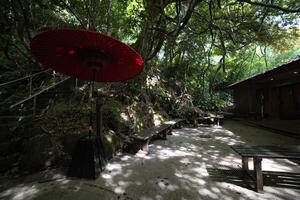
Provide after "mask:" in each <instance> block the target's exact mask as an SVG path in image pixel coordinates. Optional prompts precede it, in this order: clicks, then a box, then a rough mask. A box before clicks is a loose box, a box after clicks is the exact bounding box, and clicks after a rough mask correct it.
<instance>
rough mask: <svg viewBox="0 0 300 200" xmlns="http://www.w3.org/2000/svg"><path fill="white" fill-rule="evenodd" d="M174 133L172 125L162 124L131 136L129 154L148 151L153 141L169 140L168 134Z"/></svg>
mask: <svg viewBox="0 0 300 200" xmlns="http://www.w3.org/2000/svg"><path fill="white" fill-rule="evenodd" d="M171 131H172V125H171V124H162V125H159V126H154V127H152V128H149V129H146V130H143V131H142V132H139V133H137V134H134V135H131V136H129V141H128V142H127V144H128V145H130V146H131V147H130V148H128V152H129V153H136V152H137V151H138V150H143V151H148V146H149V143H150V141H151V140H154V139H164V140H166V139H167V134H170V132H171Z"/></svg>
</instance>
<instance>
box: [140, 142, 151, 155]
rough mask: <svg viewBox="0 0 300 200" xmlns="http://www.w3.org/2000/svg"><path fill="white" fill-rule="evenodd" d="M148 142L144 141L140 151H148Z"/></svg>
mask: <svg viewBox="0 0 300 200" xmlns="http://www.w3.org/2000/svg"><path fill="white" fill-rule="evenodd" d="M149 141H150V140H147V141H146V144H144V145H143V146H142V149H141V150H143V151H146V152H148V151H149Z"/></svg>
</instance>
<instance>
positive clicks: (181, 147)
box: [0, 120, 300, 200]
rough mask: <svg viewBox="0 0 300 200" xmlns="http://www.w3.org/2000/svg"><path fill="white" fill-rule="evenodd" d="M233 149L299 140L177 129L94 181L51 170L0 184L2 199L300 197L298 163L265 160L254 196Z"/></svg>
mask: <svg viewBox="0 0 300 200" xmlns="http://www.w3.org/2000/svg"><path fill="white" fill-rule="evenodd" d="M233 144H248V145H260V144H261V145H266V144H268V145H299V139H293V138H289V137H286V136H283V135H279V134H276V133H273V132H271V131H268V130H266V129H260V128H255V127H251V126H247V125H244V124H241V123H239V122H236V121H229V120H227V121H225V123H224V125H223V127H199V128H183V129H175V130H173V135H170V136H168V139H167V140H157V141H155V142H154V143H153V144H151V145H150V148H149V152H148V154H147V153H146V152H143V151H140V152H138V153H137V154H136V155H129V154H125V155H124V154H123V155H118V156H116V157H115V158H113V159H112V160H111V161H110V162H109V164H108V165H107V167H106V169H105V171H104V172H102V173H101V175H100V177H99V178H98V179H96V180H79V179H68V178H65V177H64V176H63V175H62V174H60V173H59V172H58V171H55V170H54V171H51V172H52V173H50V172H48V173H44V174H41V173H38V174H34V175H31V176H28V177H26V178H23V179H22V180H20V179H19V180H15V181H12V180H11V181H4V180H0V184H1V185H0V189H2V192H1V193H0V199H1V198H4V199H13V200H22V199H42V200H44V199H49V200H50V199H57V200H58V199H62V200H67V199H70V200H71V199H72V200H76V199H104V200H106V199H140V200H160V199H167V200H169V199H170V200H177V199H178V200H199V199H226V200H235V199H243V200H244V199H255V200H256V199H270V200H274V199H277V200H280V199H282V200H283V199H284V200H286V199H291V200H292V199H297V198H298V199H299V198H300V167H299V162H298V163H297V162H296V161H291V160H269V159H264V160H263V163H262V168H263V171H264V175H265V176H264V178H265V179H264V181H265V186H264V192H263V193H256V192H255V191H254V189H253V187H254V186H253V184H254V182H253V181H252V180H251V179H250V178H245V177H243V176H242V172H241V158H240V156H239V155H237V154H236V153H235V152H233V150H232V149H231V148H230V147H229V145H233ZM252 165H253V163H252V161H251V162H250V163H249V166H250V169H253V166H252ZM45 174H47V177H46V175H45ZM43 178H44V179H45V181H43ZM47 178H48V179H49V178H50V180H49V181H47ZM52 178H54V179H55V180H51V179H52ZM274 180H276V181H275V182H274Z"/></svg>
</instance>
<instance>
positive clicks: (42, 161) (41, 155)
mask: <svg viewBox="0 0 300 200" xmlns="http://www.w3.org/2000/svg"><path fill="white" fill-rule="evenodd" d="M50 152H51V141H50V138H49V136H48V135H46V134H44V135H37V136H35V137H33V138H30V139H27V140H25V141H23V144H22V155H21V157H20V161H19V168H20V169H21V170H22V171H28V172H34V171H40V170H42V169H45V167H46V165H49V162H48V161H49V159H50V157H51V155H50Z"/></svg>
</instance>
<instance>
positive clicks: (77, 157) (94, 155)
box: [68, 83, 107, 179]
mask: <svg viewBox="0 0 300 200" xmlns="http://www.w3.org/2000/svg"><path fill="white" fill-rule="evenodd" d="M93 85H94V84H93V83H92V91H93V92H92V94H93V95H92V97H94V96H95V95H94V94H96V93H95V92H94V89H93V88H94V86H93ZM103 105H104V99H103V98H101V97H98V96H96V134H92V132H93V130H92V124H93V120H92V112H91V114H90V127H89V134H88V135H86V136H84V137H83V138H81V139H80V140H79V141H78V142H77V144H76V146H75V148H74V151H73V154H72V162H71V165H70V168H69V173H68V175H69V176H71V177H78V178H86V179H96V178H97V177H98V176H99V175H100V172H101V171H103V170H104V168H105V165H106V164H107V159H106V155H105V149H104V143H103V139H104V137H103V118H102V107H103Z"/></svg>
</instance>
